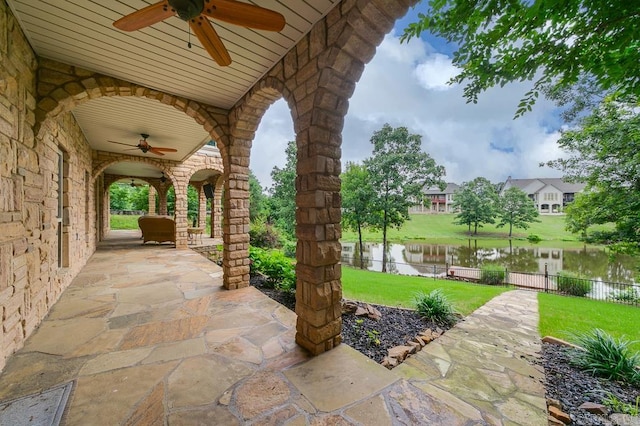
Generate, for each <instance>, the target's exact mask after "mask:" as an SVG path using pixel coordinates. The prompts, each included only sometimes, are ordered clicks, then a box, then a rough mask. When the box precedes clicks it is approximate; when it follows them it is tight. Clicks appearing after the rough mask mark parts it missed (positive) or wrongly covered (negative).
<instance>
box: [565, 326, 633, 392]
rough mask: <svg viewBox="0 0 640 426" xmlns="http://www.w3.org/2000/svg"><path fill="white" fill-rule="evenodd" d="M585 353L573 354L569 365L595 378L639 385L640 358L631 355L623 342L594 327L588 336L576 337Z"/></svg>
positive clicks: (626, 341)
mask: <svg viewBox="0 0 640 426" xmlns="http://www.w3.org/2000/svg"><path fill="white" fill-rule="evenodd" d="M575 338H576V340H577V342H578V344H579V345H580V346H582V347H583V348H584V349H585V350H584V351H582V350H575V351H573V356H572V360H571V361H572V362H573V363H574V364H575V365H577V366H578V367H580V368H582V369H584V370H587V371H589V372H590V373H591V374H593V375H594V376H599V377H604V378H606V379H609V380H621V381H624V382H629V383H632V384H635V383H640V370H638V366H640V358H639V357H638V355H637V354H633V355H631V353H630V351H629V345H630V343H631V342H629V341H628V340H626V339H620V340H616V339H615V338H614V337H612V336H611V335H609V334H608V333H606V332H605V331H603V330H600V329H599V328H596V329H594V330H592V331H591V332H590V333H583V334H578V335H575Z"/></svg>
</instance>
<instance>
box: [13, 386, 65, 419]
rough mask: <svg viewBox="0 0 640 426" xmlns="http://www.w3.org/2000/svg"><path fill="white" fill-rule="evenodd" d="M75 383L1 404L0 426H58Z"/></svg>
mask: <svg viewBox="0 0 640 426" xmlns="http://www.w3.org/2000/svg"><path fill="white" fill-rule="evenodd" d="M72 388H73V382H69V383H65V384H63V385H59V386H56V387H54V388H51V389H47V390H46V391H43V392H40V393H37V394H33V395H27V396H23V397H21V398H17V399H14V400H11V401H6V402H0V425H12V426H27V425H28V426H36V425H37V426H57V425H59V424H60V420H61V419H62V414H63V413H64V409H65V407H66V406H67V401H68V400H69V395H70V394H71V389H72Z"/></svg>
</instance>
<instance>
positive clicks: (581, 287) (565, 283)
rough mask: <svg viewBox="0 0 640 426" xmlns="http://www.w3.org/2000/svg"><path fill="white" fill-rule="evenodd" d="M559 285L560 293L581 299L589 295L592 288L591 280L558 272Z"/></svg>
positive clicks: (569, 273)
mask: <svg viewBox="0 0 640 426" xmlns="http://www.w3.org/2000/svg"><path fill="white" fill-rule="evenodd" d="M557 283H558V291H560V292H562V293H566V294H570V295H571V296H579V297H584V296H585V295H586V294H587V293H589V292H590V291H591V286H592V283H591V280H588V279H586V278H581V277H579V276H578V275H576V274H573V273H571V272H565V271H560V272H558V277H557Z"/></svg>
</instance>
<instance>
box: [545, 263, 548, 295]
mask: <svg viewBox="0 0 640 426" xmlns="http://www.w3.org/2000/svg"><path fill="white" fill-rule="evenodd" d="M544 292H545V293H549V269H548V268H547V264H546V263H545V264H544Z"/></svg>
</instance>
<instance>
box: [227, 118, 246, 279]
mask: <svg viewBox="0 0 640 426" xmlns="http://www.w3.org/2000/svg"><path fill="white" fill-rule="evenodd" d="M236 132H237V133H241V134H243V133H244V132H243V131H241V130H236ZM247 133H248V132H247ZM244 136H245V137H243V138H239V137H237V136H236V137H231V138H230V142H229V145H230V146H228V147H226V149H221V150H220V151H221V154H222V161H223V163H224V173H225V179H224V191H225V197H224V210H223V216H224V224H223V227H224V232H223V235H222V237H223V242H224V253H223V261H222V267H223V269H224V287H225V288H226V289H237V288H242V287H247V286H249V152H250V149H251V138H252V137H253V134H252V133H251V134H247V135H244Z"/></svg>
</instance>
